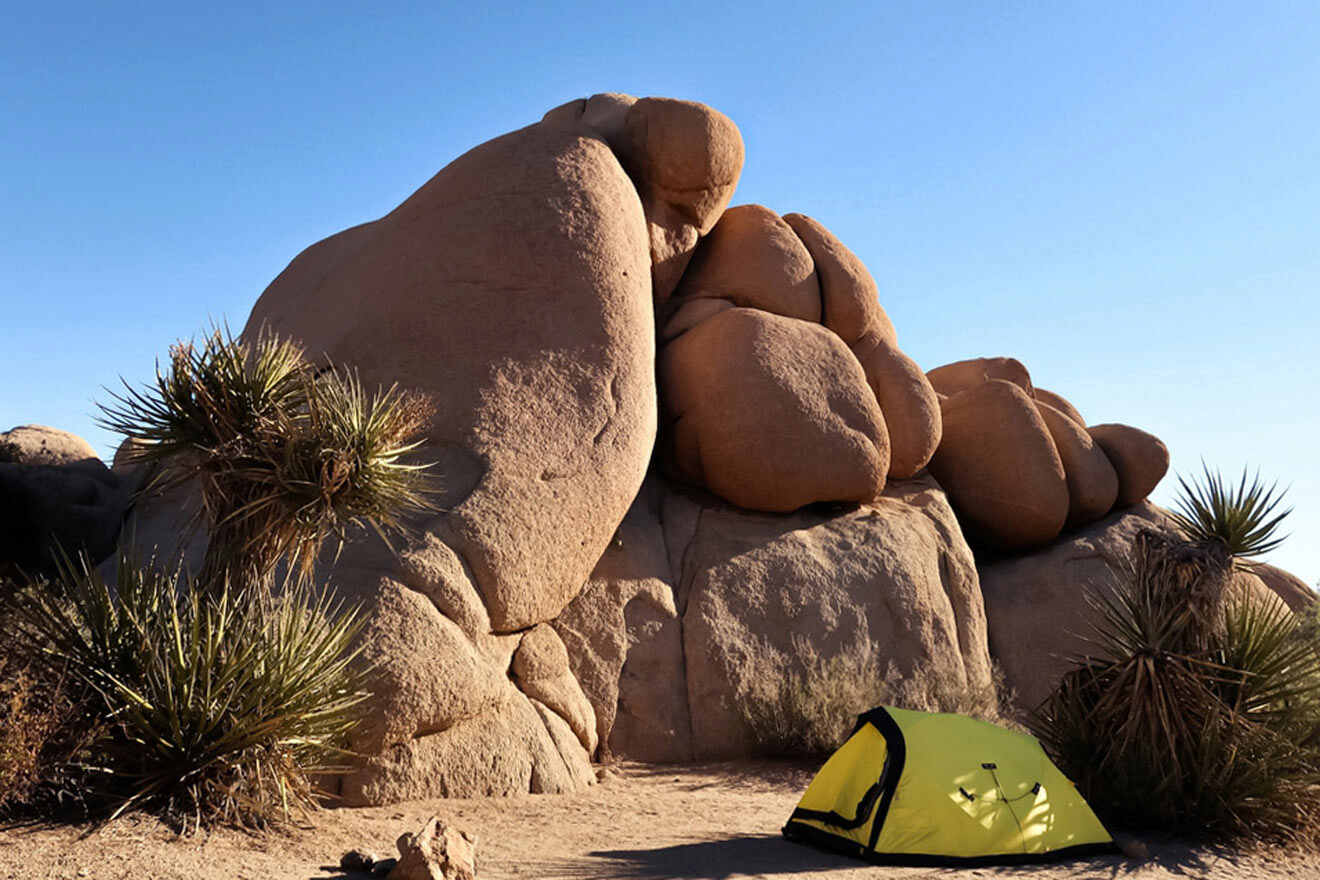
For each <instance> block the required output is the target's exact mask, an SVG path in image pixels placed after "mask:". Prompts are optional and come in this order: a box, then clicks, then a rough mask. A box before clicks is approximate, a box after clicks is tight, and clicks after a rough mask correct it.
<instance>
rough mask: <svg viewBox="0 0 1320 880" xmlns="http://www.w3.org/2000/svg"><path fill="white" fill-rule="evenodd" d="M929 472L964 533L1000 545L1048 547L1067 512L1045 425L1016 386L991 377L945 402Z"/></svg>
mask: <svg viewBox="0 0 1320 880" xmlns="http://www.w3.org/2000/svg"><path fill="white" fill-rule="evenodd" d="M941 415H942V417H943V423H944V436H943V438H942V439H941V440H940V446H939V449H937V450H936V451H935V456H934V458H932V459H931V462H930V471H931V473H932V474H933V475H934V476H935V478H936V479H937V480H939V482H940V485H941V486H943V487H944V489H945V491H947V492H948V493H949V498H950V500H951V501H952V502H953V506H954V509H956V510H957V511H958V512H959V514H960V516H961V519H962V521H963V523H964V525H965V526H966V528H967V529H968V531H969V532H970V533H971V534H970V535H969V537H974V538H975V539H977V540H979V541H981V542H982V543H986V544H989V545H992V546H994V547H996V548H999V549H1004V550H1020V549H1024V548H1028V547H1036V546H1040V545H1042V544H1046V543H1048V542H1049V541H1051V540H1053V539H1054V538H1055V537H1057V536H1058V534H1059V532H1060V531H1062V529H1063V525H1064V521H1065V520H1066V519H1067V517H1068V509H1069V496H1068V483H1067V479H1066V476H1065V474H1064V470H1063V462H1062V461H1061V460H1060V459H1059V453H1058V450H1057V449H1056V448H1055V446H1054V441H1053V440H1052V439H1051V437H1050V433H1049V428H1047V427H1046V425H1045V420H1044V419H1042V418H1041V415H1040V413H1039V412H1038V411H1037V409H1036V405H1035V403H1034V402H1033V400H1032V399H1031V398H1030V397H1028V396H1027V393H1026V392H1025V391H1023V390H1022V388H1021V387H1019V386H1018V385H1016V384H1014V383H1013V382H1008V381H1005V380H1003V379H991V380H989V381H987V382H984V383H982V384H980V385H975V386H973V387H971V388H968V389H967V390H966V391H962V392H960V393H958V394H953V395H951V396H950V397H948V398H947V399H946V400H944V401H943V409H942V413H941Z"/></svg>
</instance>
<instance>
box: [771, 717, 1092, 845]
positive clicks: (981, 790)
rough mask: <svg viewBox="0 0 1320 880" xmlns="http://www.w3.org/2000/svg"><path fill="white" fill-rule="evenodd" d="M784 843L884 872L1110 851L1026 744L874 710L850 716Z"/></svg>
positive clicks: (968, 721)
mask: <svg viewBox="0 0 1320 880" xmlns="http://www.w3.org/2000/svg"><path fill="white" fill-rule="evenodd" d="M784 836H785V837H787V838H789V839H790V840H796V841H800V842H803V843H808V844H812V845H815V846H819V847H822V848H825V849H830V850H834V851H836V852H842V853H844V854H847V855H851V856H855V857H857V858H861V859H865V860H867V861H872V862H879V863H882V864H968V863H981V862H985V863H994V864H1003V863H1016V862H1034V861H1044V860H1048V859H1056V858H1061V857H1069V856H1081V855H1090V854H1100V853H1109V852H1115V851H1116V848H1115V846H1114V842H1113V838H1111V837H1110V836H1109V832H1108V831H1106V830H1105V828H1104V826H1103V825H1102V824H1100V820H1099V819H1097V818H1096V816H1095V813H1093V812H1092V811H1091V808H1090V807H1089V806H1088V805H1087V803H1086V801H1085V800H1084V799H1083V798H1082V796H1081V794H1080V793H1078V791H1077V789H1076V788H1075V787H1074V786H1073V784H1072V783H1071V782H1069V781H1068V779H1067V778H1066V777H1065V776H1064V775H1063V774H1062V773H1061V772H1060V771H1059V769H1058V768H1057V767H1055V766H1054V764H1053V762H1052V761H1050V759H1049V757H1048V756H1047V755H1046V754H1045V751H1044V749H1042V748H1041V745H1040V743H1039V742H1038V741H1037V740H1036V739H1035V737H1032V736H1028V735H1026V734H1021V733H1015V732H1013V731H1011V730H1006V729H1004V728H1002V727H997V726H995V725H993V724H989V723H987V722H984V721H978V720H976V719H974V718H968V717H967V716H965V715H949V714H934V713H929V712H914V711H909V710H906V709H896V708H890V707H883V706H882V707H878V708H875V709H872V710H871V711H869V712H866V713H864V714H863V715H861V716H859V717H858V719H857V727H856V728H855V729H854V731H853V734H852V736H851V737H849V739H848V741H847V742H845V743H844V744H843V745H842V746H840V747H839V749H838V751H836V752H835V753H834V754H833V755H832V756H831V757H830V759H829V760H828V761H826V762H825V765H824V766H823V767H821V769H820V771H819V772H818V773H817V774H816V777H815V779H813V780H812V782H811V784H810V785H809V786H808V787H807V790H806V792H805V793H804V794H803V796H802V800H801V801H799V802H798V807H797V809H795V810H794V811H793V815H792V816H791V817H790V818H789V821H788V824H786V825H785V826H784Z"/></svg>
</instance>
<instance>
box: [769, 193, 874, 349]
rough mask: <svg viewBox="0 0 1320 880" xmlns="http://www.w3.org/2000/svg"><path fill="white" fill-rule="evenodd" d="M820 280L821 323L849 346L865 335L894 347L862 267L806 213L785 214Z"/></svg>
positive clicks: (842, 244)
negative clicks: (871, 334) (870, 334)
mask: <svg viewBox="0 0 1320 880" xmlns="http://www.w3.org/2000/svg"><path fill="white" fill-rule="evenodd" d="M783 219H784V222H785V223H787V224H788V225H789V227H791V228H792V230H793V231H794V232H795V233H797V237H798V238H799V239H801V240H802V244H803V245H805V246H806V248H807V251H808V252H809V253H810V254H811V259H812V261H813V262H814V263H815V269H816V275H817V277H818V278H819V279H820V295H821V323H822V324H824V325H825V326H826V327H828V328H829V329H831V330H833V331H834V332H835V333H837V334H838V336H839V338H840V339H842V340H843V341H844V342H846V343H848V344H849V345H852V344H853V343H855V342H856V341H857V340H859V339H861V338H862V336H863V335H864V334H866V333H874V334H875V335H876V337H877V338H878V339H879V340H882V341H884V342H887V343H889V344H890V345H896V344H897V334H896V333H895V332H894V325H893V322H891V321H890V320H889V316H888V315H887V314H885V310H884V309H883V308H881V307H880V291H879V289H878V288H877V287H876V284H875V279H874V278H872V277H871V273H870V272H869V271H868V270H867V268H866V265H865V264H864V263H863V262H862V261H861V260H859V259H858V258H857V255H856V254H854V253H853V252H852V251H851V250H849V249H848V247H847V246H846V245H845V244H844V243H843V242H841V241H839V239H838V238H836V237H835V235H834V233H832V232H830V231H829V230H828V229H826V228H825V227H824V226H823V225H822V224H821V223H820V222H818V221H816V220H813V219H812V218H811V217H808V216H807V215H806V214H785V215H784V218H783Z"/></svg>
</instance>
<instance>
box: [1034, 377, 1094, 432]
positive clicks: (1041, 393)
mask: <svg viewBox="0 0 1320 880" xmlns="http://www.w3.org/2000/svg"><path fill="white" fill-rule="evenodd" d="M1031 393H1032V396H1033V397H1035V398H1036V402H1037V403H1043V404H1045V405H1047V406H1052V407H1054V408H1055V409H1057V410H1058V411H1059V412H1061V413H1063V414H1064V415H1065V416H1067V417H1068V418H1070V419H1072V420H1073V422H1075V423H1076V424H1078V425H1080V426H1081V427H1083V428H1085V427H1086V419H1084V418H1082V414H1081V413H1080V412H1078V411H1077V407H1075V406H1073V405H1072V403H1070V402H1069V401H1068V400H1067V399H1066V398H1064V397H1063V396H1062V395H1060V394H1055V393H1054V392H1053V391H1047V390H1046V389H1044V388H1039V387H1037V388H1033V389H1032V390H1031Z"/></svg>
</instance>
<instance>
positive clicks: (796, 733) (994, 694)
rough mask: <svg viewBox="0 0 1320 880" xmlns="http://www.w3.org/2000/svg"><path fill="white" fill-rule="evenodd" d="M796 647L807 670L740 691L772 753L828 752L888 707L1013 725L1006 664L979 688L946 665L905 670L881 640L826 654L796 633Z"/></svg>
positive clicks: (762, 746) (750, 721)
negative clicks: (881, 647) (872, 712)
mask: <svg viewBox="0 0 1320 880" xmlns="http://www.w3.org/2000/svg"><path fill="white" fill-rule="evenodd" d="M793 652H794V654H795V655H796V656H797V657H799V658H800V660H801V664H802V669H803V671H802V672H789V673H787V674H785V675H783V676H782V677H775V678H771V677H761V678H756V679H753V680H752V682H751V683H750V684H748V685H747V686H746V687H745V688H744V689H743V690H742V691H741V692H740V693H739V695H738V710H739V713H740V714H741V715H742V718H743V720H744V721H745V722H746V724H747V726H748V728H749V729H750V730H751V731H752V736H753V739H754V740H755V742H756V746H757V748H758V749H759V750H760V751H762V752H763V753H765V754H768V755H783V756H807V757H817V756H821V755H827V754H829V753H831V752H833V751H834V750H835V749H837V748H838V747H839V746H841V745H842V744H843V743H844V741H846V740H847V739H848V737H849V736H851V734H852V731H853V727H854V725H855V723H856V720H857V716H858V715H860V714H861V713H862V712H865V711H867V710H868V709H872V708H874V707H876V706H880V705H888V706H897V707H899V708H902V709H917V710H920V711H924V712H953V713H957V714H960V715H970V716H972V717H974V718H981V719H983V720H986V721H991V722H993V723H997V724H1010V725H1011V724H1012V723H1013V722H1012V718H1011V714H1010V709H1009V708H1008V707H1009V705H1010V703H1011V700H1010V699H1008V695H1007V692H1006V688H1005V687H1004V686H1003V674H1002V672H1001V671H1000V670H999V669H998V667H995V669H994V671H993V675H992V679H991V681H990V682H989V684H988V685H984V686H978V685H975V684H969V683H968V682H967V681H966V680H965V679H964V678H963V677H962V676H960V675H958V674H957V673H956V672H954V671H953V670H951V669H946V668H940V669H930V670H922V671H921V672H919V673H917V674H910V675H903V674H902V672H901V671H900V670H899V668H898V666H897V665H896V664H895V663H894V662H893V661H888V662H886V661H885V660H884V659H883V658H882V656H881V654H880V652H879V651H878V649H877V648H876V646H874V645H872V644H870V643H867V642H862V641H856V642H853V643H852V644H851V645H849V646H848V647H847V648H846V649H845V650H843V651H842V652H840V653H838V654H835V655H834V656H832V657H828V658H822V657H821V656H820V654H819V652H817V650H816V648H815V647H814V646H813V645H811V644H810V643H809V642H807V641H806V640H805V639H801V638H797V637H795V638H794V640H793ZM761 665H764V666H766V667H767V668H778V667H779V666H780V665H781V664H780V663H775V662H770V663H763V664H761Z"/></svg>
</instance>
